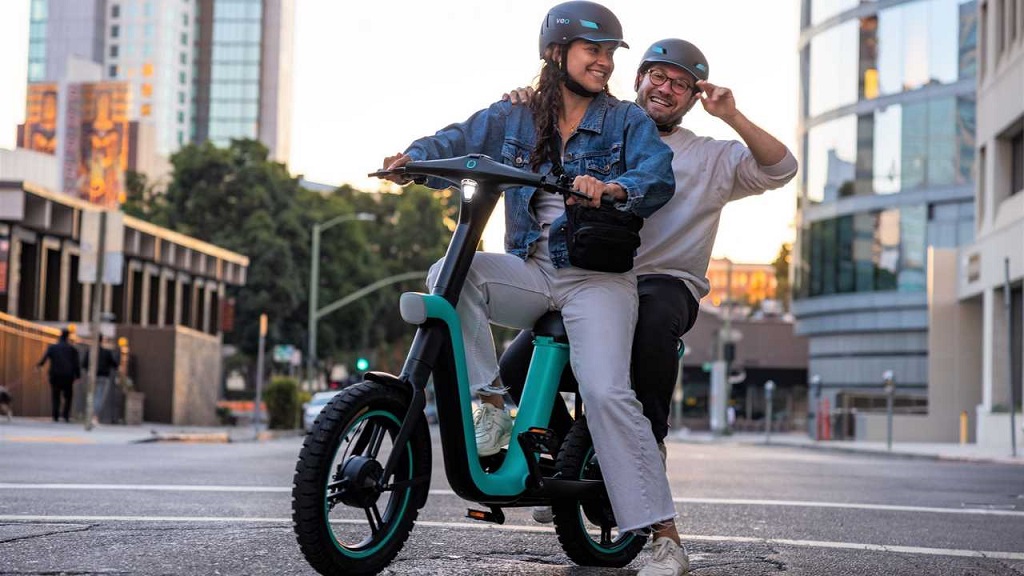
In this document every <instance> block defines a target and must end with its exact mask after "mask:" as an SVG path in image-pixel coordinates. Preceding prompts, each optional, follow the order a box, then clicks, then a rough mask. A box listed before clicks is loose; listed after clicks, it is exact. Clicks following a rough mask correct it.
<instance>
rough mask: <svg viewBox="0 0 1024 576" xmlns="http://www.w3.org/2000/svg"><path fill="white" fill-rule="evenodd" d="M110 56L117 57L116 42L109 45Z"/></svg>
mask: <svg viewBox="0 0 1024 576" xmlns="http://www.w3.org/2000/svg"><path fill="white" fill-rule="evenodd" d="M110 57H111V58H117V44H111V45H110Z"/></svg>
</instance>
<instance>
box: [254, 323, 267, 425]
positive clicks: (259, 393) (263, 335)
mask: <svg viewBox="0 0 1024 576" xmlns="http://www.w3.org/2000/svg"><path fill="white" fill-rule="evenodd" d="M266 345H267V315H266V314H260V344H259V348H257V351H256V399H255V401H254V402H253V404H252V428H253V432H254V433H255V436H256V438H259V436H260V404H261V403H262V402H263V350H264V348H266Z"/></svg>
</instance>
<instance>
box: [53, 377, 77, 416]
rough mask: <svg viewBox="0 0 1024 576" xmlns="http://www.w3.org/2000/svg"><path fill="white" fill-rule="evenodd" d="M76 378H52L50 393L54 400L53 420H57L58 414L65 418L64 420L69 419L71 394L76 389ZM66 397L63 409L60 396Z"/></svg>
mask: <svg viewBox="0 0 1024 576" xmlns="http://www.w3.org/2000/svg"><path fill="white" fill-rule="evenodd" d="M74 383H75V380H74V378H59V377H57V378H50V394H51V399H52V402H53V421H54V422H56V421H57V416H58V414H59V415H60V416H61V417H62V418H64V421H65V422H67V421H68V420H69V416H70V414H71V394H72V392H73V390H74V387H73V385H74ZM61 396H63V397H64V409H63V410H61V406H60V398H61Z"/></svg>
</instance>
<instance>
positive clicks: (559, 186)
mask: <svg viewBox="0 0 1024 576" xmlns="http://www.w3.org/2000/svg"><path fill="white" fill-rule="evenodd" d="M541 187H542V188H543V189H544V190H547V191H548V192H550V193H552V194H561V195H562V196H563V197H566V196H572V197H574V198H576V199H578V200H582V201H584V202H586V203H589V202H590V196H587V195H586V194H584V193H582V192H580V191H578V190H573V188H572V180H571V179H570V178H569V177H568V176H566V175H564V174H563V175H561V176H558V178H557V179H556V180H555V181H554V182H547V181H546V180H545V182H544V183H543V184H542V185H541ZM615 202H616V201H615V199H614V198H612V197H611V196H601V205H603V206H608V207H613V206H615Z"/></svg>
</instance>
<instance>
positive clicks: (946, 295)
mask: <svg viewBox="0 0 1024 576" xmlns="http://www.w3.org/2000/svg"><path fill="white" fill-rule="evenodd" d="M958 255H959V252H958V251H957V250H939V249H935V248H930V249H929V250H928V325H929V326H930V330H929V331H928V350H929V351H930V353H929V355H928V373H929V375H930V376H929V378H928V413H927V415H897V416H895V417H894V419H893V440H894V441H899V442H957V441H959V438H960V413H961V412H965V411H966V412H967V414H968V417H969V418H972V419H973V418H974V414H975V406H977V404H978V403H979V402H980V401H981V390H982V387H981V378H980V376H981V358H982V355H981V343H980V341H979V339H978V338H976V337H971V336H967V337H965V335H976V334H980V333H981V326H982V311H981V307H980V306H977V305H961V303H960V301H959V296H958V287H957V283H956V282H954V281H953V279H954V278H956V274H957V270H958V265H959V263H958ZM972 428H973V426H972V425H968V431H969V432H968V433H969V436H968V440H969V441H974V435H973V433H972V432H973V431H972ZM886 435H887V423H886V415H885V414H878V413H871V414H858V415H857V421H856V438H857V440H873V441H879V440H885V439H886Z"/></svg>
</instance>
